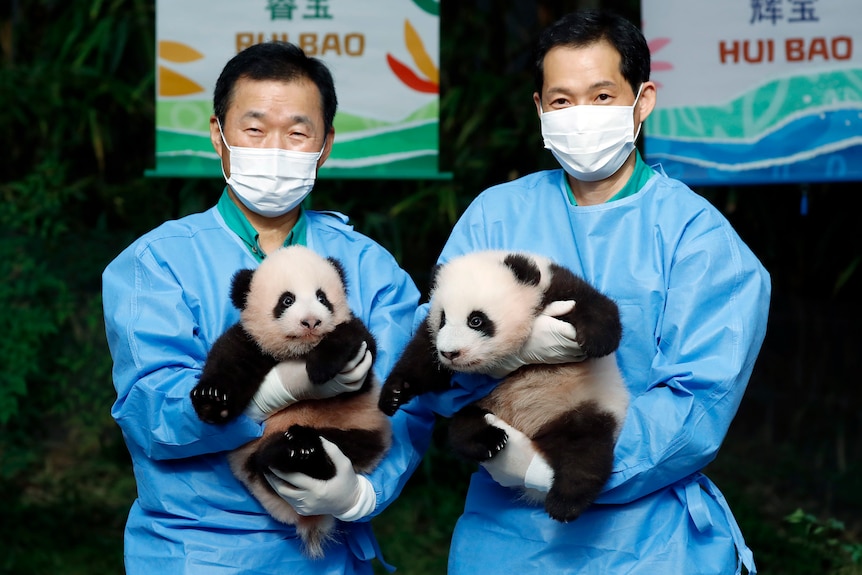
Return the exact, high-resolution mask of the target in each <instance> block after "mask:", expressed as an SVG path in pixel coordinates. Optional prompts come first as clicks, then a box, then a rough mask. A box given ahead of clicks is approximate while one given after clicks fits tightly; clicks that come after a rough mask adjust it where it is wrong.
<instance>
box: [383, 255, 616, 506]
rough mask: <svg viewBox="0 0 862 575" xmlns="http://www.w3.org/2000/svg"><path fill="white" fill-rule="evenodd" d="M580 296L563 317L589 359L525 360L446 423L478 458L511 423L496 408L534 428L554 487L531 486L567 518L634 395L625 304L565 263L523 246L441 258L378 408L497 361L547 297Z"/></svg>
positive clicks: (604, 459)
mask: <svg viewBox="0 0 862 575" xmlns="http://www.w3.org/2000/svg"><path fill="white" fill-rule="evenodd" d="M559 300H575V301H576V302H577V303H576V305H575V308H574V309H573V310H572V311H571V312H569V313H568V314H566V315H564V316H561V317H560V319H562V320H565V321H567V322H569V323H571V324H572V325H573V326H574V327H575V329H576V331H577V340H578V343H579V344H580V346H581V347H582V349H583V351H584V353H585V354H586V356H587V359H586V360H584V361H581V362H574V363H567V364H560V365H527V366H524V367H522V368H520V369H518V370H517V371H515V372H513V373H511V374H510V375H509V376H507V377H506V378H505V379H504V380H503V381H501V382H500V383H499V384H498V385H497V387H495V388H494V390H493V391H492V392H491V393H490V394H489V395H488V396H487V397H485V398H483V399H481V400H479V401H477V402H475V403H473V404H470V405H468V406H467V407H465V408H463V409H462V410H460V411H459V412H457V413H456V414H455V415H454V416H453V418H452V420H451V421H450V424H449V439H450V443H451V445H452V448H453V450H454V451H455V452H456V453H457V454H459V455H461V456H463V457H465V458H467V459H470V460H473V461H477V462H482V461H486V460H489V459H491V458H492V457H494V456H495V455H496V454H498V453H499V452H500V451H501V450H502V449H503V448H504V447H505V445H506V441H507V440H508V437H507V435H506V432H505V431H503V430H502V429H499V428H497V427H493V426H490V425H489V424H488V423H487V422H486V421H485V417H484V416H485V414H487V413H489V412H490V413H493V414H495V415H496V416H498V417H499V418H500V419H502V420H504V421H506V422H508V423H509V424H511V425H512V426H513V427H514V428H516V429H519V430H521V431H522V432H523V433H524V434H525V435H527V436H528V437H530V438H531V439H532V440H533V442H534V443H535V445H536V447H537V449H538V450H539V451H540V452H541V453H542V455H543V456H544V457H545V459H546V460H547V461H548V464H549V465H550V466H551V468H552V469H553V472H554V478H553V483H552V485H551V489H550V491H549V492H548V493H547V494H545V493H542V492H540V491H537V490H532V489H526V490H525V491H524V495H525V497H526V498H527V499H529V500H531V501H535V502H541V501H544V505H545V509H546V511H547V512H548V514H549V515H550V516H551V517H552V518H554V519H556V520H558V521H561V522H568V521H572V520H574V519H576V518H577V517H578V516H579V515H580V514H581V513H582V512H583V511H584V510H585V509H586V508H587V507H588V506H589V505H590V504H591V503H592V502H593V501H594V500H595V499H596V497H598V495H599V493H600V492H601V489H602V487H603V486H604V484H605V483H606V482H607V480H608V478H609V477H610V474H611V470H612V466H613V452H614V446H615V444H616V440H617V437H618V435H619V432H620V429H621V427H622V424H623V421H624V418H625V414H626V409H627V407H628V399H629V396H628V391H627V388H626V386H625V384H624V382H623V379H622V375H621V374H620V371H619V369H618V367H617V364H616V359H615V355H614V353H613V352H614V351H615V350H616V348H617V347H618V345H619V342H620V338H621V336H622V327H621V324H620V317H619V310H618V308H617V306H616V304H615V303H614V302H613V300H611V299H610V298H608V297H606V296H605V295H603V294H602V293H600V292H599V291H598V290H596V289H595V288H594V287H592V286H591V285H590V284H588V283H587V282H586V281H584V280H583V279H581V278H579V277H577V276H576V275H574V274H573V273H572V272H571V271H570V270H568V269H566V268H564V267H561V266H559V265H557V264H555V263H553V262H551V260H549V259H547V258H544V257H541V256H537V255H533V254H528V253H518V252H505V251H495V250H485V251H478V252H474V253H470V254H467V255H464V256H460V257H457V258H454V259H452V260H451V261H449V262H447V263H445V264H443V265H442V266H438V267H437V268H436V269H435V272H434V277H433V280H432V288H431V294H430V309H429V312H428V316H427V317H426V319H425V321H424V323H423V324H422V325H421V326H420V327H419V329H418V330H417V332H416V334H415V335H414V336H413V339H411V341H410V342H409V343H408V345H407V347H406V348H405V350H404V352H403V354H402V355H401V357H400V358H399V360H398V362H397V363H396V364H395V367H394V368H393V369H392V372H391V373H390V375H389V377H388V378H387V379H386V382H385V383H384V385H383V390H382V391H381V396H380V408H381V410H382V411H384V412H385V413H387V414H389V415H391V414H393V413H395V411H397V410H398V408H399V407H400V406H401V405H404V404H405V403H407V402H408V401H409V400H410V399H411V398H413V397H415V396H417V395H419V394H422V393H426V392H430V391H442V390H446V389H448V388H449V386H450V379H451V376H452V374H453V372H461V373H491V372H493V368H494V367H495V365H498V364H499V362H500V361H502V360H503V359H504V358H506V357H508V356H511V354H513V353H515V352H517V351H518V349H520V348H521V346H522V345H523V344H524V343H525V342H526V340H527V338H528V337H529V335H530V331H531V328H532V325H533V322H534V320H535V318H536V317H537V316H538V315H539V314H540V313H541V311H542V310H543V309H544V308H545V306H546V305H547V304H549V303H550V302H553V301H559Z"/></svg>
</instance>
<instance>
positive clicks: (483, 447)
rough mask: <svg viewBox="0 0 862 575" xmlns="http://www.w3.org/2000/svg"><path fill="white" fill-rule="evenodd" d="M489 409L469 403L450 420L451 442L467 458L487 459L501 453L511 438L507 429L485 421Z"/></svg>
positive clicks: (478, 460) (457, 451) (475, 459)
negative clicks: (504, 429)
mask: <svg viewBox="0 0 862 575" xmlns="http://www.w3.org/2000/svg"><path fill="white" fill-rule="evenodd" d="M488 413H490V411H488V410H487V409H484V408H481V407H479V406H477V405H468V406H467V407H465V408H463V409H461V410H460V411H458V412H457V413H456V414H455V415H453V416H452V419H451V421H450V422H449V444H450V445H451V446H452V449H453V450H454V451H455V453H457V454H458V455H460V456H461V457H464V458H465V459H469V460H471V461H477V462H482V461H487V460H489V459H491V458H492V457H494V456H495V455H497V454H498V453H500V452H501V451H502V450H503V448H504V447H506V442H507V441H508V440H509V437H508V435H507V434H506V432H505V431H503V430H502V429H500V428H499V427H495V426H493V425H490V424H489V423H488V422H487V421H485V415H487V414H488Z"/></svg>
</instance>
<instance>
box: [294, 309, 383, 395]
mask: <svg viewBox="0 0 862 575" xmlns="http://www.w3.org/2000/svg"><path fill="white" fill-rule="evenodd" d="M363 342H365V344H366V346H367V347H366V348H367V349H368V350H369V351H370V352H371V355H372V357H373V356H375V355H376V354H377V346H376V344H375V342H374V337H373V336H372V335H371V333H370V332H369V331H368V329H367V328H366V327H365V324H363V323H362V321H360V320H359V319H358V318H355V317H354V318H352V319H351V320H350V321H347V322H344V323H342V324H339V325H337V326H335V329H333V330H332V331H331V332H330V333H328V334H327V335H326V336H325V337H324V338H323V339H322V340H320V342H319V343H318V344H317V345H316V346H315V347H314V349H312V350H311V351H310V352H309V353H308V355H307V356H306V358H305V369H306V371H307V372H308V379H309V380H310V381H311V383H313V384H315V385H321V384H323V383H326V382H327V381H329V380H330V379H332V378H333V377H335V376H336V375H338V373H339V372H340V371H341V370H342V369H344V366H345V365H346V364H347V362H349V361H350V360H351V359H353V358H354V357H356V355H357V353H359V349H360V348H361V346H362V343H363ZM366 381H367V380H366Z"/></svg>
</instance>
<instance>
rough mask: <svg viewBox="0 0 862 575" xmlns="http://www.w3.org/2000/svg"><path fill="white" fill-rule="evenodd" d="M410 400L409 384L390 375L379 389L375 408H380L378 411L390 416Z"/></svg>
mask: <svg viewBox="0 0 862 575" xmlns="http://www.w3.org/2000/svg"><path fill="white" fill-rule="evenodd" d="M410 398H411V395H410V383H409V382H407V381H405V380H403V379H401V378H400V377H395V376H392V375H390V376H389V377H388V378H387V379H386V382H385V383H384V384H383V386H382V388H381V389H380V397H379V398H378V400H377V406H378V407H379V408H380V411H382V412H383V413H385V414H386V415H389V416H392V415H395V412H396V411H398V408H399V407H401V406H402V405H404V404H405V403H407V402H408V401H409V400H410Z"/></svg>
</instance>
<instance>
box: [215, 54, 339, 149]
mask: <svg viewBox="0 0 862 575" xmlns="http://www.w3.org/2000/svg"><path fill="white" fill-rule="evenodd" d="M240 78H247V79H249V80H279V81H282V82H292V81H295V80H298V79H300V78H308V79H309V80H311V81H312V82H314V84H315V85H316V86H317V90H318V91H319V92H320V104H321V109H322V110H323V127H324V131H325V133H329V130H330V129H331V128H332V123H333V121H334V119H335V109H336V108H337V107H338V99H337V98H336V96H335V83H334V82H333V80H332V74H331V73H330V72H329V68H327V66H326V64H324V63H323V61H321V60H319V59H317V58H312V57H310V56H307V55H306V54H305V52H303V51H302V48H300V47H299V46H296V45H295V44H291V43H290V42H278V41H271V42H263V43H261V44H254V45H252V46H249V47H248V48H245V49H244V50H242V51H240V52H239V53H238V54H237V55H236V56H234V57H233V58H231V59H230V60H228V62H227V64H225V66H224V68H223V69H222V71H221V74H219V77H218V80H216V85H215V90H213V113H214V114H215V116H216V118H218V121H219V122H220V123H221V124H222V125H224V118H225V114H227V109H228V107H229V106H230V103H231V100H232V99H233V93H234V87H235V86H236V82H237V80H239V79H240Z"/></svg>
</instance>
